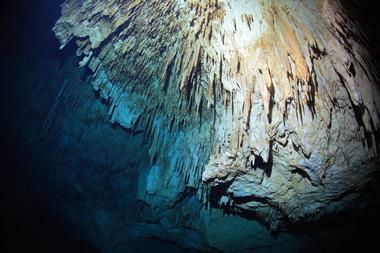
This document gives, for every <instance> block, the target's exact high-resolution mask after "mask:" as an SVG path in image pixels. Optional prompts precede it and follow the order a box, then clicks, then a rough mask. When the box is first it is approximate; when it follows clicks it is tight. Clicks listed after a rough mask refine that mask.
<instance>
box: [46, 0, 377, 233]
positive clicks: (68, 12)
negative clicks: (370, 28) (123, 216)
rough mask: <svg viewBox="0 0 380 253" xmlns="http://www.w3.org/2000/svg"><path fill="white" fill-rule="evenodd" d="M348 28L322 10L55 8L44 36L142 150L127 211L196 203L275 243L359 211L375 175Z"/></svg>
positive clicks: (131, 0)
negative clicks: (289, 228)
mask: <svg viewBox="0 0 380 253" xmlns="http://www.w3.org/2000/svg"><path fill="white" fill-rule="evenodd" d="M352 15H353V14H352V13H350V12H349V11H348V10H346V9H345V8H344V6H343V5H342V3H341V2H339V1H335V0H310V1H290V0H289V1H287V0H249V1H248V0H151V1H142V0H121V1H118V0H66V1H65V2H64V4H63V5H62V17H61V18H60V19H59V20H58V21H57V23H56V25H55V27H54V28H53V30H54V32H55V34H56V36H57V38H58V39H59V40H60V43H61V45H62V47H64V46H65V45H66V44H67V43H69V41H71V40H74V41H75V42H76V44H77V52H76V54H77V55H78V57H81V59H82V60H81V62H80V66H81V67H86V68H88V69H89V70H90V73H91V83H92V86H93V88H94V89H95V90H96V91H97V92H99V94H100V96H101V98H102V99H103V100H104V101H105V103H107V104H108V106H109V115H110V120H111V122H112V123H114V124H116V125H119V126H120V127H123V128H125V129H126V130H127V131H132V132H135V133H139V134H141V135H142V136H143V137H142V138H143V143H145V144H148V145H149V146H150V148H149V153H150V156H151V160H152V167H151V168H148V169H147V170H146V171H141V173H140V177H139V180H138V181H139V182H138V187H139V193H138V196H137V197H138V198H139V199H141V200H142V201H144V202H145V203H147V204H148V205H150V206H152V207H154V209H155V210H161V211H162V212H164V211H163V210H168V209H171V208H174V207H176V206H177V205H178V203H180V202H181V201H182V200H184V199H185V198H186V196H195V199H196V201H195V202H194V203H195V204H194V205H196V206H197V207H198V209H199V212H198V215H201V214H202V212H201V211H200V210H201V209H205V208H208V207H210V205H211V206H213V207H218V208H223V209H228V210H229V211H230V212H233V213H235V214H246V213H254V214H256V215H257V216H258V217H261V218H262V220H263V221H264V222H266V223H267V224H269V225H270V226H271V227H272V229H277V228H279V226H282V224H283V221H284V220H287V221H290V222H298V221H305V220H316V219H318V218H320V217H322V216H325V215H329V214H331V213H336V212H338V211H342V210H346V209H348V208H351V207H352V206H355V205H357V204H361V203H362V202H361V201H360V198H361V196H362V193H363V189H364V187H368V186H369V185H371V183H372V176H371V175H372V174H373V173H376V171H377V169H376V165H377V158H378V152H379V150H378V149H379V147H378V136H379V135H378V134H379V127H380V122H379V110H380V101H378V99H377V98H378V97H379V86H378V84H377V80H378V76H377V72H376V69H375V67H374V66H375V62H374V59H372V57H371V54H370V53H369V46H368V39H367V38H366V36H365V34H364V33H363V32H362V30H361V28H360V26H359V24H357V23H356V22H355V19H354V18H353V17H352ZM126 145H128V143H126ZM195 213H196V211H195ZM192 215H195V214H192ZM188 226H190V227H191V226H193V224H188ZM194 226H195V225H194Z"/></svg>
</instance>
